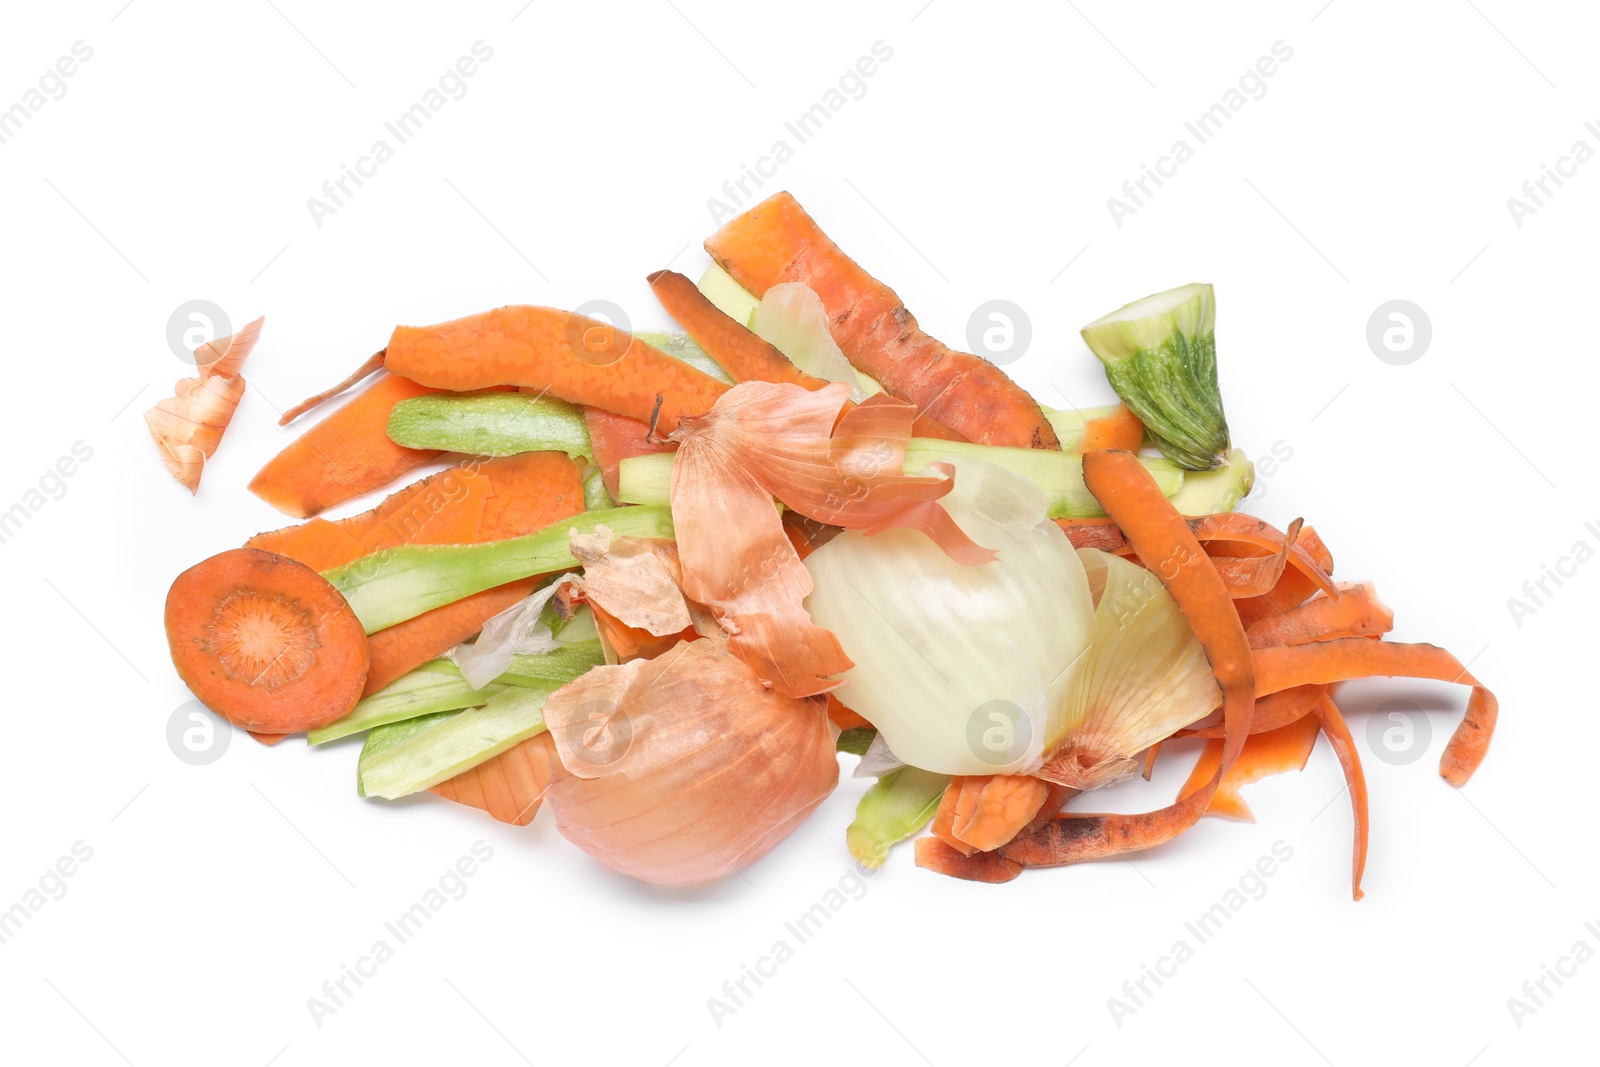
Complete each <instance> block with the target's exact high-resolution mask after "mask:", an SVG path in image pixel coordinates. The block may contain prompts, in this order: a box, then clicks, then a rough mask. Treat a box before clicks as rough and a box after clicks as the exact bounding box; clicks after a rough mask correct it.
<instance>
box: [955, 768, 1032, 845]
mask: <svg viewBox="0 0 1600 1067" xmlns="http://www.w3.org/2000/svg"><path fill="white" fill-rule="evenodd" d="M962 784H963V789H962V793H961V795H960V796H959V797H957V800H956V814H955V820H954V822H953V823H952V825H951V827H950V830H951V833H952V834H953V835H954V836H955V837H956V838H957V839H958V840H960V841H962V842H963V843H965V844H967V845H970V846H971V847H972V848H973V849H975V850H977V851H979V852H992V851H994V850H995V849H997V848H999V847H1000V846H1001V845H1004V844H1006V843H1007V842H1008V841H1010V840H1011V839H1012V838H1014V837H1016V836H1017V833H1018V831H1020V830H1021V829H1022V828H1023V827H1025V826H1027V825H1028V824H1029V823H1031V822H1032V821H1033V818H1034V816H1035V815H1037V814H1038V813H1039V809H1040V808H1041V807H1043V806H1044V802H1045V799H1046V798H1047V797H1048V796H1049V795H1050V783H1048V782H1046V781H1044V780H1043V779H1040V778H1034V777H1032V776H1031V775H1026V774H990V775H979V776H976V777H968V778H964V779H963V780H962Z"/></svg>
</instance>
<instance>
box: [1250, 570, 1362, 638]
mask: <svg viewBox="0 0 1600 1067" xmlns="http://www.w3.org/2000/svg"><path fill="white" fill-rule="evenodd" d="M1392 629H1394V612H1392V611H1390V610H1389V609H1388V608H1387V607H1385V606H1384V604H1383V602H1382V601H1380V600H1379V599H1378V593H1377V591H1376V590H1375V589H1373V587H1372V585H1371V584H1370V583H1362V584H1360V585H1351V584H1344V585H1340V586H1339V597H1338V599H1336V600H1330V599H1329V598H1327V597H1325V596H1316V597H1313V598H1312V599H1310V600H1307V601H1306V602H1305V603H1303V604H1301V605H1299V606H1298V607H1293V608H1290V609H1289V610H1287V611H1283V612H1279V613H1277V614H1274V615H1272V616H1269V617H1267V618H1263V619H1260V620H1258V621H1256V622H1253V623H1251V624H1250V625H1249V626H1247V627H1246V628H1245V636H1246V637H1248V638H1249V639H1250V647H1251V648H1266V647H1268V646H1271V645H1303V644H1306V643H1307V642H1310V641H1331V640H1335V639H1337V638H1341V637H1376V636H1379V635H1381V634H1386V633H1388V632H1389V631H1390V630H1392Z"/></svg>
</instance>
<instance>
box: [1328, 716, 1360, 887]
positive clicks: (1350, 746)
mask: <svg viewBox="0 0 1600 1067" xmlns="http://www.w3.org/2000/svg"><path fill="white" fill-rule="evenodd" d="M1317 720H1318V722H1319V723H1320V724H1321V727H1322V732H1323V733H1324V734H1326V735H1327V737H1328V743H1329V744H1330V745H1332V746H1333V754H1334V755H1335V756H1337V757H1338V758H1339V769H1340V770H1342V771H1344V780H1345V784H1346V785H1347V786H1348V787H1349V789H1350V807H1351V810H1352V812H1353V814H1354V816H1355V824H1356V831H1355V851H1354V854H1353V856H1352V859H1351V868H1350V871H1351V893H1352V895H1353V896H1354V898H1355V899H1356V900H1360V899H1361V898H1362V897H1363V896H1365V895H1366V894H1365V893H1363V892H1362V891H1361V876H1362V874H1363V873H1365V871H1366V869H1367V828H1368V818H1367V775H1366V772H1365V771H1363V770H1362V769H1361V756H1360V754H1359V753H1357V752H1356V742H1355V738H1353V737H1351V736H1350V727H1349V726H1348V725H1347V724H1346V723H1345V721H1344V716H1343V715H1342V714H1340V712H1339V706H1338V705H1337V704H1335V703H1334V702H1333V700H1332V699H1331V698H1329V697H1326V696H1325V697H1323V698H1322V699H1321V700H1320V701H1318V702H1317Z"/></svg>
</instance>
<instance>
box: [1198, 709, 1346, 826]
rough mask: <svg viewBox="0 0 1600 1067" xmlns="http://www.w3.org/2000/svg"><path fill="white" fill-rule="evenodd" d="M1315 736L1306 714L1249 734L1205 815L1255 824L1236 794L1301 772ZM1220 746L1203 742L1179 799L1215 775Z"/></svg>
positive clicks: (1316, 728) (1317, 726) (1312, 722)
mask: <svg viewBox="0 0 1600 1067" xmlns="http://www.w3.org/2000/svg"><path fill="white" fill-rule="evenodd" d="M1319 732H1321V726H1320V724H1319V721H1318V718H1317V716H1316V714H1314V713H1307V714H1305V715H1302V716H1301V717H1300V718H1299V719H1296V720H1295V721H1294V722H1291V723H1289V724H1287V725H1285V726H1280V727H1278V728H1277V729H1275V730H1266V731H1263V732H1259V733H1252V734H1251V735H1250V740H1248V741H1246V742H1245V744H1244V750H1243V751H1241V752H1240V753H1239V758H1238V759H1237V760H1235V761H1234V764H1233V766H1232V767H1231V768H1229V770H1228V773H1227V774H1226V775H1225V776H1224V777H1223V779H1222V784H1221V785H1220V786H1218V787H1217V792H1216V795H1215V796H1213V797H1212V798H1211V803H1210V804H1209V805H1207V807H1206V813H1207V814H1208V815H1221V816H1223V817H1224V818H1228V819H1238V820H1239V821H1241V822H1255V821H1256V817H1255V813H1254V812H1252V811H1251V810H1250V805H1249V804H1246V803H1245V800H1244V797H1243V796H1241V795H1240V793H1239V790H1240V789H1241V788H1242V787H1243V786H1247V785H1249V784H1250V783H1252V782H1259V781H1260V780H1261V779H1263V778H1265V777H1267V776H1268V775H1273V774H1286V773H1288V772H1289V771H1298V770H1303V769H1304V768H1305V765H1306V760H1307V759H1309V758H1310V757H1311V749H1312V748H1313V747H1314V746H1315V745H1316V743H1317V734H1318V733H1319ZM1222 744H1223V742H1222V741H1221V740H1220V739H1218V740H1215V741H1208V742H1206V747H1205V749H1204V750H1203V751H1202V752H1201V753H1200V759H1199V760H1198V761H1197V762H1196V763H1195V765H1194V770H1193V771H1192V772H1191V773H1190V775H1189V780H1188V781H1187V782H1185V783H1184V785H1183V788H1182V789H1181V790H1179V791H1178V795H1179V796H1180V797H1181V796H1188V795H1189V794H1190V793H1192V792H1194V791H1195V790H1197V789H1200V788H1201V787H1202V786H1204V785H1205V783H1206V781H1207V780H1208V779H1209V778H1210V777H1211V776H1212V775H1213V774H1215V773H1216V769H1217V765H1218V763H1219V761H1220V760H1221V759H1222Z"/></svg>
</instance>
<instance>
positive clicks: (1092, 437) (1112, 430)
mask: <svg viewBox="0 0 1600 1067" xmlns="http://www.w3.org/2000/svg"><path fill="white" fill-rule="evenodd" d="M1143 443H1144V423H1142V422H1140V421H1139V416H1137V415H1135V414H1134V413H1133V412H1132V411H1130V410H1128V405H1126V404H1118V405H1117V406H1116V407H1115V408H1113V409H1112V411H1111V413H1110V414H1109V415H1102V416H1100V417H1099V418H1098V419H1090V420H1089V421H1088V422H1087V423H1086V424H1085V425H1084V427H1083V437H1082V438H1081V439H1080V440H1079V441H1078V447H1077V448H1075V449H1073V451H1075V452H1077V453H1079V454H1080V455H1081V454H1083V453H1086V452H1094V451H1096V450H1097V449H1101V448H1120V449H1123V450H1125V451H1128V452H1137V451H1139V446H1140V445H1141V444H1143Z"/></svg>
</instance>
